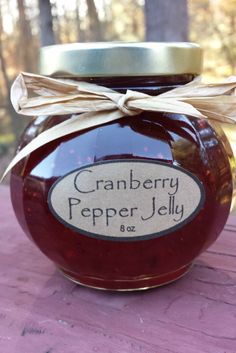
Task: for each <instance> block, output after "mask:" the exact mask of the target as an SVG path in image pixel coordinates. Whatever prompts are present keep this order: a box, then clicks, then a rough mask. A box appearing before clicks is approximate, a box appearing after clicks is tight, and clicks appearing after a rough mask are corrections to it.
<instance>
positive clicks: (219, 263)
mask: <svg viewBox="0 0 236 353" xmlns="http://www.w3.org/2000/svg"><path fill="white" fill-rule="evenodd" d="M0 207H1V208H0V272H1V275H0V352H1V353H93V352H98V353H127V352H129V353H134V352H139V353H140V352H141V353H236V217H235V218H234V217H232V216H231V218H230V219H229V222H228V224H227V226H226V227H225V230H224V231H223V233H222V235H221V237H220V238H219V239H218V241H217V242H216V243H215V244H214V246H212V247H211V248H210V249H209V250H208V251H207V252H205V253H204V254H203V255H202V256H201V257H200V258H199V259H198V260H197V261H196V264H195V266H194V268H193V269H192V271H191V272H190V273H189V274H188V275H186V276H185V277H184V278H182V279H181V280H179V281H177V282H175V283H173V284H171V285H168V286H166V287H162V288H159V289H154V290H150V291H146V292H136V293H134V292H133V293H111V292H102V291H96V290H92V289H88V288H84V287H81V286H77V285H75V284H73V283H71V282H69V281H67V280H66V279H64V278H63V277H62V276H61V275H59V273H58V272H57V271H56V270H55V268H54V265H53V264H52V263H51V262H50V261H49V260H47V258H45V257H44V255H42V254H41V253H40V252H39V250H37V248H36V247H35V246H34V245H33V244H32V243H31V242H30V241H29V240H28V239H27V238H26V236H25V235H24V234H23V232H22V230H21V229H20V227H19V226H18V224H17V221H16V219H15V217H14V215H13V211H12V208H11V205H10V201H9V189H8V188H7V187H4V186H0Z"/></svg>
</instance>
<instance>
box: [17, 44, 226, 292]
mask: <svg viewBox="0 0 236 353" xmlns="http://www.w3.org/2000/svg"><path fill="white" fill-rule="evenodd" d="M200 72H201V49H200V48H199V47H198V46H196V45H194V44H190V43H168V44H165V43H136V44H129V43H128V44H121V43H117V44H115V43H110V44H109V43H100V44H99V43H97V44H91V43H90V44H83V45H79V44H73V45H61V46H52V47H46V48H43V49H42V51H41V73H42V74H46V75H51V76H53V77H63V78H67V77H70V78H71V77H72V78H73V79H76V80H85V81H88V82H92V83H96V84H99V85H103V86H106V87H110V88H112V89H114V90H116V91H119V92H121V93H125V92H126V90H127V89H131V90H135V91H138V92H144V93H147V94H149V95H158V94H160V93H163V92H166V91H168V90H171V89H173V88H175V87H178V86H181V85H183V84H186V83H188V82H190V81H192V80H193V79H194V78H195V77H196V76H197V75H199V74H200ZM65 119H70V116H68V115H67V116H66V115H62V116H40V117H37V118H35V119H34V120H33V121H32V122H31V123H30V124H29V126H28V127H27V128H26V130H25V132H24V134H23V136H22V139H21V141H20V144H19V149H21V148H22V147H24V146H25V145H26V144H27V143H28V142H29V141H31V140H32V139H33V138H34V137H36V136H37V135H38V134H39V133H41V132H42V131H44V130H46V129H48V128H50V127H52V126H54V125H56V124H58V123H59V122H62V121H63V120H65ZM221 133H222V131H220V128H218V129H217V130H216V129H214V128H213V127H212V126H211V125H210V123H209V122H208V121H207V120H204V119H197V118H194V117H191V116H186V115H178V114H170V113H165V112H163V113H157V112H142V113H141V114H140V115H137V116H134V117H130V116H127V117H124V118H122V119H119V120H117V121H114V122H111V123H107V124H104V125H101V126H97V127H93V128H90V129H87V130H84V131H82V132H76V133H73V134H70V135H68V136H66V137H63V138H60V139H58V140H55V141H53V142H50V143H48V144H47V145H45V146H43V147H40V148H39V149H38V150H36V151H34V152H33V153H31V154H30V155H29V156H28V157H27V158H25V159H24V160H22V161H21V162H19V163H18V164H17V165H16V166H15V167H14V168H13V170H12V173H11V197H12V203H13V207H14V210H15V213H16V216H17V219H18V221H19V223H20V225H21V227H22V228H23V230H24V231H25V233H26V234H27V235H28V237H30V238H31V239H32V240H33V241H34V243H35V244H36V245H37V246H38V247H39V249H40V250H41V251H42V252H43V253H44V254H45V255H46V256H47V257H48V258H50V259H51V260H52V261H53V262H54V263H55V264H56V266H57V268H58V269H59V270H60V271H61V272H62V274H63V275H64V276H66V277H67V278H69V279H70V280H72V281H74V282H76V283H80V284H84V285H87V286H91V287H95V288H102V289H111V290H136V289H146V288H151V287H155V286H159V285H163V284H166V283H169V282H171V281H173V280H176V279H177V278H179V277H181V276H183V275H184V274H185V273H186V272H187V271H188V270H189V268H190V267H191V264H192V263H193V260H194V259H195V258H196V257H197V256H198V255H199V254H200V253H201V252H202V251H204V250H205V249H207V248H208V247H209V246H210V245H211V244H212V243H213V242H214V241H215V240H216V238H217V237H218V235H219V234H220V232H221V230H222V229H223V227H224V225H225V222H226V220H227V217H228V214H229V211H230V204H231V198H232V175H231V169H230V164H229V159H228V156H227V153H226V151H225V148H224V145H223V143H222V141H221V138H220V134H221Z"/></svg>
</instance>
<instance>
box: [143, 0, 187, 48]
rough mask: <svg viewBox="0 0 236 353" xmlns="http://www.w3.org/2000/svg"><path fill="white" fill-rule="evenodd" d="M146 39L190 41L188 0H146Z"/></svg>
mask: <svg viewBox="0 0 236 353" xmlns="http://www.w3.org/2000/svg"><path fill="white" fill-rule="evenodd" d="M145 21H146V40H147V41H155V42H171V41H173V42H185V41H188V6H187V0H146V1H145Z"/></svg>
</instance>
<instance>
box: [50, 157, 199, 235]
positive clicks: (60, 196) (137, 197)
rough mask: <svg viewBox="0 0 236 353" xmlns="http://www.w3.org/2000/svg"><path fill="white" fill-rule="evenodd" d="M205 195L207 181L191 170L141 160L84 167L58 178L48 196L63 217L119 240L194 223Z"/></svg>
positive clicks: (70, 224)
mask: <svg viewBox="0 0 236 353" xmlns="http://www.w3.org/2000/svg"><path fill="white" fill-rule="evenodd" d="M204 200H205V192H204V188H203V185H202V183H201V182H200V180H199V179H197V178H196V177H195V176H194V175H193V174H191V173H190V172H188V171H186V170H184V169H183V168H179V167H177V166H174V165H171V164H167V163H160V162H155V161H150V160H138V159H137V160H114V161H104V162H98V163H95V164H92V165H87V166H85V167H82V168H79V169H77V170H74V171H73V172H71V173H69V174H67V175H65V176H63V177H61V178H60V179H58V180H57V181H56V182H55V184H54V185H53V186H52V187H51V189H50V192H49V195H48V204H49V207H50V210H51V212H52V213H53V214H54V216H55V217H56V218H57V219H58V220H59V222H61V223H63V224H64V225H65V226H67V227H70V228H72V229H73V230H75V231H77V232H79V233H81V234H84V235H87V236H91V237H95V238H100V239H105V240H116V241H125V240H126V241H133V240H143V239H150V238H155V237H160V236H164V235H168V234H169V233H171V232H173V231H175V230H176V229H178V228H181V227H184V226H185V224H186V223H188V222H190V221H191V220H192V219H193V218H194V217H195V216H196V215H197V213H198V212H199V211H200V209H201V208H202V206H203V204H204Z"/></svg>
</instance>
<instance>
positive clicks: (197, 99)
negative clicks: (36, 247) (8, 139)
mask: <svg viewBox="0 0 236 353" xmlns="http://www.w3.org/2000/svg"><path fill="white" fill-rule="evenodd" d="M235 89H236V77H230V78H229V79H228V80H227V81H225V82H222V83H217V84H202V83H200V82H199V81H198V80H194V81H193V82H191V83H189V84H186V85H184V86H181V87H178V88H175V89H173V90H170V91H168V92H165V93H162V94H159V95H157V96H150V95H148V94H144V93H140V92H136V91H133V90H127V92H126V93H125V94H121V93H118V92H116V91H114V90H112V89H109V88H106V87H103V86H100V85H96V84H91V83H87V82H83V81H74V80H70V79H55V78H49V77H45V76H40V75H34V74H30V73H24V72H23V73H21V74H20V75H19V76H18V77H17V78H16V80H15V81H14V83H13V85H12V89H11V101H12V104H13V107H14V108H15V110H16V112H17V113H20V114H23V115H28V116H40V115H48V116H50V115H65V114H70V115H71V118H70V119H67V120H65V121H64V122H62V123H59V124H58V125H55V126H54V127H51V128H49V129H48V130H46V131H44V132H42V133H41V134H39V135H38V136H37V137H36V138H34V139H33V140H32V141H31V142H30V143H29V144H28V145H26V146H25V147H24V148H23V149H22V150H20V151H19V153H18V154H17V155H16V156H15V157H14V158H13V160H12V161H11V163H10V164H9V166H8V167H7V169H6V171H5V173H4V174H3V177H2V179H3V178H4V177H5V175H6V174H7V173H8V172H9V171H10V170H11V169H12V168H13V167H14V166H15V165H16V164H17V163H18V162H19V161H20V160H22V159H23V158H24V157H26V156H27V155H28V154H30V153H32V152H33V151H35V150H36V149H38V148H40V147H41V146H43V145H45V144H47V143H49V142H51V141H53V140H56V139H58V138H60V137H63V136H65V135H69V134H71V133H74V132H76V131H81V130H84V129H87V128H91V127H94V126H98V125H102V124H106V123H108V122H111V121H114V120H117V119H120V118H122V117H124V116H127V115H128V116H135V115H137V116H138V115H139V114H140V113H141V112H142V111H156V112H167V113H175V114H185V115H191V116H194V117H196V118H200V119H201V118H204V119H213V120H217V121H220V122H224V123H235V122H236V95H235Z"/></svg>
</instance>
